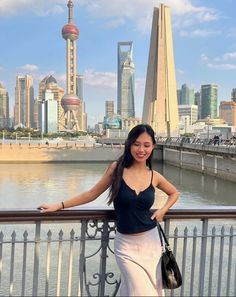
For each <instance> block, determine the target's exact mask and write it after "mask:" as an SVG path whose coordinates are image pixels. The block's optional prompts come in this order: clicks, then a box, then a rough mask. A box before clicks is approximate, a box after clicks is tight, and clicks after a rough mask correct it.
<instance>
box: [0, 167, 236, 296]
mask: <svg viewBox="0 0 236 297" xmlns="http://www.w3.org/2000/svg"><path fill="white" fill-rule="evenodd" d="M107 166H108V164H101V163H100V164H98V163H97V164H78V163H77V164H27V165H25V164H1V165H0V197H1V198H0V208H1V209H9V208H30V209H32V208H36V207H37V206H38V205H39V204H41V203H43V202H50V203H51V202H58V201H62V200H65V199H67V198H69V197H72V196H74V195H76V194H78V193H79V192H82V191H86V190H88V189H89V188H90V187H92V186H93V185H94V184H95V183H96V182H97V181H98V180H99V178H100V177H101V175H102V174H103V172H104V171H105V170H106V168H107ZM154 169H155V170H157V171H159V172H160V173H161V174H163V175H164V176H165V177H166V178H167V179H168V180H169V181H170V182H172V183H173V184H174V185H175V186H176V187H177V189H178V190H179V191H180V193H181V195H180V198H179V200H178V202H177V203H176V204H175V205H174V207H176V208H200V209H202V208H209V207H224V206H228V207H230V206H235V204H236V203H235V193H236V184H235V183H233V182H229V181H224V180H221V179H218V178H214V177H212V176H208V175H202V174H201V173H198V172H194V171H190V170H185V169H179V168H177V167H174V166H171V165H168V164H164V165H162V164H155V165H154ZM106 198H107V192H106V193H103V194H102V195H101V196H100V197H99V198H98V199H97V200H95V201H94V202H92V203H90V204H87V205H84V206H81V207H88V206H95V207H98V206H99V207H104V208H105V207H108V206H107V205H106ZM165 199H166V196H165V195H164V194H163V193H162V192H161V191H157V192H156V202H155V205H154V207H160V206H161V205H162V204H163V203H164V202H165ZM110 207H112V206H110ZM195 223H196V222H192V223H190V222H189V221H188V222H187V226H188V230H189V236H190V237H189V242H188V249H187V254H186V255H185V257H184V259H185V261H186V274H185V288H186V292H185V291H184V292H183V294H182V295H184V293H186V294H185V296H187V295H188V294H189V289H188V287H189V282H190V274H191V271H190V270H191V263H192V249H193V248H192V241H191V235H190V231H191V229H193V228H194V226H195V225H196V224H197V226H198V230H199V231H198V232H201V223H200V222H197V223H196V224H195ZM223 223H225V228H227V232H229V231H228V230H229V228H230V224H229V222H221V224H223ZM233 224H234V226H235V221H234V222H233ZM172 225H173V226H172ZM172 225H171V226H172V227H171V233H173V230H172V229H173V228H175V226H177V223H176V222H172ZM185 226H186V224H185V222H178V228H179V232H181V233H183V232H184V231H183V230H185ZM0 227H1V228H0V231H1V230H2V231H3V234H4V240H5V241H6V243H4V245H3V273H2V276H1V279H0V296H6V295H9V288H10V287H11V286H10V283H11V281H10V279H9V276H10V275H11V273H10V267H11V266H10V265H9V263H10V258H11V257H12V254H11V253H12V250H11V248H12V246H11V236H12V232H13V230H16V234H17V240H18V241H19V243H18V244H17V245H16V246H17V250H16V256H15V274H14V278H15V279H14V289H13V295H18V294H19V292H21V288H22V286H21V284H22V278H23V277H22V265H23V264H22V262H23V260H22V255H23V251H22V247H21V243H20V242H21V238H23V237H22V236H23V232H24V230H25V229H26V230H27V232H28V233H29V239H31V241H29V242H28V245H27V271H26V280H25V284H26V290H25V295H32V283H33V279H32V278H33V273H32V271H33V263H34V224H25V225H17V226H16V225H14V224H13V225H11V224H7V225H4V224H3V225H1V226H0ZM41 228H42V230H41V236H42V239H44V240H42V241H41V243H40V271H39V290H38V296H45V295H47V294H46V293H45V290H46V289H45V288H46V287H47V286H46V284H47V281H48V279H47V277H46V273H47V270H46V267H47V265H46V260H47V257H46V255H47V253H48V251H49V248H48V246H47V241H46V240H45V238H46V234H47V232H48V229H49V228H50V230H51V231H52V234H53V238H54V242H52V243H51V246H50V249H51V253H52V255H53V257H52V261H51V262H52V263H51V270H50V281H49V284H50V286H49V292H48V295H50V296H55V295H56V288H57V287H56V284H57V281H56V279H57V269H58V266H57V264H58V258H57V255H59V254H58V249H59V248H58V245H59V243H58V234H59V231H60V229H61V228H63V232H64V238H65V239H67V241H64V242H63V263H62V265H63V270H62V277H61V296H67V285H68V284H67V278H68V275H69V267H70V264H69V263H70V258H69V256H68V255H69V253H70V248H71V246H70V240H69V239H68V238H69V237H70V232H71V228H74V230H75V232H76V234H75V236H80V225H79V224H78V222H74V223H70V224H63V226H62V224H59V223H58V224H55V225H51V224H48V225H47V224H45V225H44V224H43V225H42V226H41ZM218 229H219V227H217V230H218ZM191 232H192V231H191ZM218 232H220V229H219V230H218ZM191 234H192V233H191ZM183 238H184V237H183V236H182V237H181V236H180V239H179V240H178V249H177V258H178V259H181V258H182V255H183V250H184V243H183V240H182V239H183ZM29 239H28V240H29ZM65 239H64V240H65ZM198 240H199V241H198V245H197V252H196V257H197V260H196V265H195V269H196V274H195V278H196V279H195V282H196V284H197V283H198V276H199V263H200V261H198V259H199V257H200V247H201V245H200V238H199V239H198ZM209 240H212V239H209ZM220 240H221V239H220V236H219V237H218V238H216V239H215V241H216V242H215V253H216V255H217V257H218V255H219V251H220V244H221V241H220ZM225 241H226V242H225V244H226V247H225V252H224V253H225V255H224V261H226V262H224V263H227V259H228V250H229V247H228V246H229V241H228V238H227V239H225ZM99 242H100V241H95V240H93V241H91V242H89V241H88V240H87V242H86V255H87V256H86V257H87V260H86V263H87V264H86V269H87V273H86V275H87V278H88V281H91V282H92V283H94V279H93V277H92V275H93V274H94V273H95V274H96V273H97V272H98V271H99V269H100V268H99V267H100V266H99V265H100V264H99V263H100V255H99V253H98V252H97V251H99V249H98V248H99V246H97V245H99ZM73 244H74V252H73V253H74V254H73V257H74V260H73V265H74V266H73V277H72V296H75V295H77V285H78V275H79V272H78V263H79V262H78V259H79V257H80V255H79V252H80V245H79V244H80V242H79V241H75V242H74V243H73ZM110 244H111V247H112V244H113V241H112V240H111V243H110ZM171 244H172V246H173V240H172V241H171ZM208 244H209V246H210V242H209V243H208ZM208 249H209V248H208ZM208 252H209V251H208ZM95 253H97V254H96V255H95V256H92V257H91V255H93V254H95ZM109 253H110V252H109ZM110 254H111V253H110ZM234 255H235V254H234ZM58 257H59V256H58ZM207 257H208V258H207V259H208V260H207V261H206V267H207V268H206V280H205V294H204V295H205V296H208V292H207V287H208V274H207V271H208V266H209V259H210V254H209V253H208V256H207ZM217 257H215V260H214V265H215V266H214V269H213V271H214V273H215V274H213V280H216V279H218V276H217V272H218V265H219V264H218V263H219V259H218V258H217ZM108 260H109V261H108ZM108 260H107V265H108V268H107V271H112V272H114V273H115V277H114V278H115V279H116V278H119V272H118V269H117V267H116V264H115V260H114V257H113V255H109V259H108ZM233 263H235V256H234V257H233V259H232V277H231V278H232V280H234V279H235V273H233V271H234V270H233V269H234V268H233V267H235V266H234V265H235V264H233ZM179 264H180V263H179ZM181 265H182V264H181ZM181 267H182V266H181ZM227 267H228V266H227V265H225V267H224V272H222V273H223V275H226V274H227V273H228V272H227ZM217 283H218V282H217V281H214V283H213V289H212V290H213V296H217ZM232 283H233V281H232ZM96 288H97V287H96V286H95V287H94V289H93V290H95V291H94V292H95V293H94V294H93V296H96V290H97V289H96ZM113 288H114V286H111V288H108V291H107V292H108V293H109V292H110V291H111V292H112V290H113ZM226 288H227V286H226V281H223V282H222V292H223V293H222V294H223V295H222V296H225V294H224V292H225V291H226ZM111 292H110V293H109V294H111ZM197 292H198V286H197V285H196V287H195V286H194V292H193V294H195V295H194V296H197ZM233 294H234V292H233V285H231V289H230V293H229V296H235V295H233ZM85 295H86V294H85ZM177 295H178V296H180V295H181V294H180V295H179V289H178V291H177ZM167 296H169V293H168V294H167ZM188 296H189V295H188Z"/></svg>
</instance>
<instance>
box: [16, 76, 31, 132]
mask: <svg viewBox="0 0 236 297" xmlns="http://www.w3.org/2000/svg"><path fill="white" fill-rule="evenodd" d="M14 125H15V126H16V127H25V128H33V127H34V87H33V78H32V76H31V75H17V76H16V87H15V105H14Z"/></svg>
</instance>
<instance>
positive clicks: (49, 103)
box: [38, 90, 58, 133]
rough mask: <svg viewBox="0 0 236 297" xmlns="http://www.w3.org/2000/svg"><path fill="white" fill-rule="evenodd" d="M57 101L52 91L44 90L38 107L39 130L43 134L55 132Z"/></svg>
mask: <svg viewBox="0 0 236 297" xmlns="http://www.w3.org/2000/svg"><path fill="white" fill-rule="evenodd" d="M57 104H58V103H57V101H56V100H55V99H54V94H53V92H52V90H46V91H45V93H44V97H43V100H42V102H41V103H40V105H39V112H38V114H39V129H40V131H42V132H43V133H55V132H57V126H58V124H57V122H58V117H57Z"/></svg>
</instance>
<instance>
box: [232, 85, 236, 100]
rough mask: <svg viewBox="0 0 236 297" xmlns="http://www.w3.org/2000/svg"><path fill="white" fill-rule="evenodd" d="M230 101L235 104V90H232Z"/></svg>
mask: <svg viewBox="0 0 236 297" xmlns="http://www.w3.org/2000/svg"><path fill="white" fill-rule="evenodd" d="M231 99H232V101H234V102H235V103H236V88H234V89H232V92H231Z"/></svg>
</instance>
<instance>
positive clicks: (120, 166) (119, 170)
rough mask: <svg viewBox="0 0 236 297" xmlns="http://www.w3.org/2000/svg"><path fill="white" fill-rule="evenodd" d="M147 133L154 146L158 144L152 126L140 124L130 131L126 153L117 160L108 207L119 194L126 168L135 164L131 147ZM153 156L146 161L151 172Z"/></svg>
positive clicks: (126, 142)
mask: <svg viewBox="0 0 236 297" xmlns="http://www.w3.org/2000/svg"><path fill="white" fill-rule="evenodd" d="M145 132H146V133H147V134H148V135H149V136H150V137H151V138H152V142H153V144H156V140H155V133H154V131H153V129H152V127H151V126H150V125H147V124H140V125H137V126H135V127H134V128H133V129H131V130H130V132H129V134H128V138H127V139H126V141H125V149H124V153H123V154H122V156H120V158H119V159H118V160H117V165H116V168H115V169H114V172H113V175H112V183H111V186H110V190H109V195H108V205H110V204H111V203H112V202H113V201H114V199H115V198H116V196H117V194H118V192H119V189H120V183H121V179H122V175H123V171H124V168H129V167H130V166H131V165H132V164H133V161H134V159H133V156H132V155H131V152H130V148H131V145H132V144H133V143H135V141H136V139H137V138H138V137H139V136H140V135H141V134H143V133H145ZM152 156H153V152H152V153H151V155H150V156H149V158H148V159H147V160H146V165H147V166H148V167H149V168H150V170H151V169H152Z"/></svg>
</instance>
